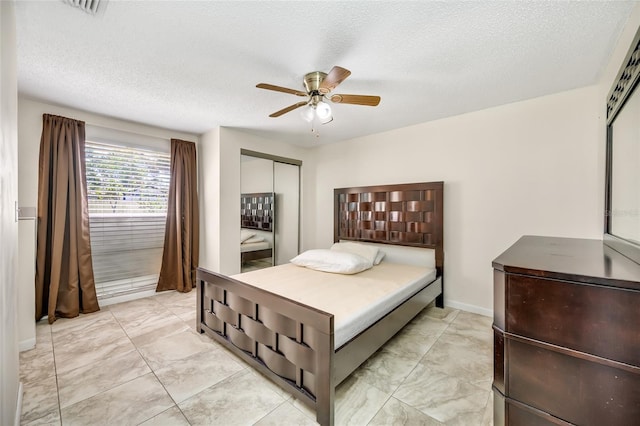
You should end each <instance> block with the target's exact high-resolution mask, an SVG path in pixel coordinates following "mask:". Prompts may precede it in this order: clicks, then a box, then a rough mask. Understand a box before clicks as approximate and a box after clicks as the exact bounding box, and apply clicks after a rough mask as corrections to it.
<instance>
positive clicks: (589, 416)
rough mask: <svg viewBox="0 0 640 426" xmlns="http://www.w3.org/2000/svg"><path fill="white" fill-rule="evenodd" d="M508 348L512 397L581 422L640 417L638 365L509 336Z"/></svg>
mask: <svg viewBox="0 0 640 426" xmlns="http://www.w3.org/2000/svg"><path fill="white" fill-rule="evenodd" d="M505 349H506V354H507V359H506V362H507V364H508V371H509V375H508V377H507V379H506V383H505V387H506V389H507V392H508V395H509V397H510V398H511V399H513V400H516V401H519V402H521V403H523V404H526V405H529V406H531V407H533V408H537V409H540V410H543V411H545V412H546V413H549V414H551V415H552V416H555V417H558V418H560V419H562V420H565V421H567V422H570V423H574V424H579V425H598V426H600V425H609V426H615V425H625V426H627V425H629V424H630V423H629V422H630V420H631V419H636V420H637V419H640V369H636V370H635V372H634V371H633V368H631V367H625V368H624V369H622V368H616V367H612V366H611V365H603V364H601V363H598V362H594V361H593V360H587V359H582V358H580V357H579V356H572V355H567V354H565V353H560V352H557V351H556V349H555V348H545V347H541V346H538V345H533V344H530V343H526V342H522V341H518V340H514V339H513V338H510V337H508V336H507V337H506V338H505ZM605 362H606V361H605ZM512 424H519V423H512Z"/></svg>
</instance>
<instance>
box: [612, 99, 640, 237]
mask: <svg viewBox="0 0 640 426" xmlns="http://www.w3.org/2000/svg"><path fill="white" fill-rule="evenodd" d="M611 136H612V145H611V212H610V214H611V223H610V228H609V231H610V232H611V234H613V235H615V236H617V237H620V238H623V239H625V240H628V241H631V242H634V243H637V244H640V90H638V88H637V87H636V89H635V90H634V91H633V93H631V95H630V96H629V98H628V100H627V101H626V102H625V104H624V106H623V107H622V109H621V110H620V112H619V113H618V114H617V116H616V119H615V121H614V122H613V124H612V125H611Z"/></svg>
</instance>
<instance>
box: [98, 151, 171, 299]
mask: <svg viewBox="0 0 640 426" xmlns="http://www.w3.org/2000/svg"><path fill="white" fill-rule="evenodd" d="M85 155H86V175H87V196H88V201H89V226H90V232H91V251H92V258H93V269H94V277H95V282H96V291H97V294H98V298H101V299H104V298H107V297H113V296H119V295H123V294H127V293H131V292H136V291H144V290H151V289H154V288H155V286H156V284H157V282H158V274H159V273H160V263H161V261H162V247H163V244H164V230H165V222H166V215H167V203H168V194H169V181H170V161H171V158H170V155H169V154H168V153H166V152H160V151H153V150H151V149H140V148H133V147H130V146H123V145H117V144H115V143H114V144H110V143H104V142H102V141H101V142H96V141H87V142H86V154H85Z"/></svg>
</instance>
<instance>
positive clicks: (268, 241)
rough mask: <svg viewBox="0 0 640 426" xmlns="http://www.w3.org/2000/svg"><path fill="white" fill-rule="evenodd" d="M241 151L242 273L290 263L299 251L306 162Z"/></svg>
mask: <svg viewBox="0 0 640 426" xmlns="http://www.w3.org/2000/svg"><path fill="white" fill-rule="evenodd" d="M241 153H242V154H241V161H240V173H241V175H240V191H241V194H240V226H241V229H240V261H241V272H249V271H252V270H256V269H262V268H266V267H269V266H275V265H281V264H284V263H288V262H289V260H290V259H291V258H293V257H294V256H296V255H297V254H298V252H299V234H300V230H299V227H300V166H301V164H302V163H301V162H300V161H297V160H291V159H285V158H281V157H275V156H270V155H268V154H262V153H256V152H252V151H246V150H242V151H241Z"/></svg>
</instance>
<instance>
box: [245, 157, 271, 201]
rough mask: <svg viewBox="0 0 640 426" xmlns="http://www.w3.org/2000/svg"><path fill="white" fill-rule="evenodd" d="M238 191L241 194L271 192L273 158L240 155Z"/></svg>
mask: <svg viewBox="0 0 640 426" xmlns="http://www.w3.org/2000/svg"><path fill="white" fill-rule="evenodd" d="M242 157H243V159H242V161H241V162H240V191H241V193H242V194H251V193H258V192H273V160H267V159H266V158H258V157H250V156H248V155H244V156H242Z"/></svg>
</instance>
